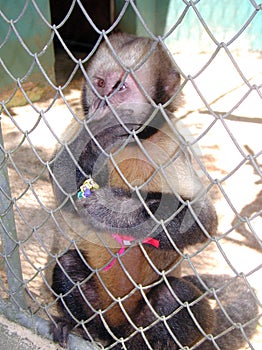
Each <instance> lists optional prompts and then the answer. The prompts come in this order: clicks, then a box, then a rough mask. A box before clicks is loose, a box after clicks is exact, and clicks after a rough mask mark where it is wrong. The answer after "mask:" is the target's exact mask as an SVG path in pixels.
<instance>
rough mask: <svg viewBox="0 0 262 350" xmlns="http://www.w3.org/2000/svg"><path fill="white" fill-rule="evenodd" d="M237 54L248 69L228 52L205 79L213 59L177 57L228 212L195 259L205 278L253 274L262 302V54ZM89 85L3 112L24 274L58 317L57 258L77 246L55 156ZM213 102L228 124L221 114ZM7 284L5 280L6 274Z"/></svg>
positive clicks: (36, 297)
mask: <svg viewBox="0 0 262 350" xmlns="http://www.w3.org/2000/svg"><path fill="white" fill-rule="evenodd" d="M234 57H235V59H236V61H237V64H238V67H239V69H240V70H241V71H239V70H237V68H236V66H235V65H234V64H233V63H232V61H231V60H230V59H229V57H228V56H227V55H226V54H223V53H221V54H219V55H218V56H217V57H216V59H215V60H214V61H212V62H211V63H210V65H209V66H207V68H206V69H205V70H204V71H203V72H202V73H201V74H199V75H198V72H199V71H200V69H201V67H203V66H204V64H205V63H206V62H207V61H208V59H209V58H210V55H207V54H202V55H198V56H196V57H190V59H189V58H188V56H183V55H176V56H175V60H176V62H177V64H178V66H179V67H180V68H181V70H182V72H183V73H184V74H185V75H186V76H189V75H190V76H191V77H193V78H194V82H193V83H192V82H190V81H189V82H188V83H187V84H186V85H185V88H184V93H185V100H186V103H185V106H184V107H183V108H181V110H179V111H178V113H177V114H176V118H177V120H178V126H179V128H180V130H181V132H182V133H183V134H184V136H185V137H186V138H188V139H189V140H191V139H192V137H193V138H194V139H198V142H197V145H196V146H195V150H196V152H197V154H198V155H200V157H201V160H203V161H204V164H205V167H206V169H207V171H208V173H209V175H210V178H211V179H213V183H214V185H213V187H212V198H213V201H214V204H215V207H216V210H217V213H218V215H219V232H218V235H219V237H220V240H219V242H218V244H215V243H214V244H211V245H210V246H209V247H208V248H207V249H205V250H204V251H202V252H201V254H200V255H198V256H197V257H196V258H192V262H193V264H194V265H195V267H196V269H197V271H198V272H199V273H206V272H209V273H210V271H211V272H212V273H214V274H220V273H222V274H225V273H228V274H230V275H231V276H234V275H235V274H241V273H242V274H244V275H245V276H246V279H247V281H248V282H249V283H250V285H251V286H252V287H254V288H255V290H256V292H257V297H258V300H259V301H260V303H261V302H262V260H261V239H262V233H261V227H262V218H261V212H262V196H261V194H262V186H261V184H262V179H261V164H262V141H261V135H262V118H261V110H262V99H261V97H262V87H261V84H262V66H261V55H259V54H256V53H252V54H251V53H245V54H243V53H242V54H241V55H235V56H234ZM57 62H58V65H57V66H59V71H58V76H57V80H58V82H59V84H61V85H63V83H64V82H65V81H66V79H67V77H68V76H69V71H70V69H71V68H70V67H71V66H70V62H69V65H68V64H67V63H68V62H67V60H66V58H65V57H63V56H59V57H58V60H57ZM192 62H194V64H193V65H192ZM68 69H69V70H68ZM240 73H241V74H242V76H241V74H240ZM80 88H81V82H80V78H79V75H77V76H76V78H75V80H74V81H73V82H72V83H71V84H70V85H69V87H68V88H67V89H66V91H65V93H64V94H65V97H64V99H63V98H62V97H59V98H58V99H57V100H55V102H54V100H53V99H52V98H49V99H47V100H45V101H41V102H38V103H34V108H33V107H32V106H30V105H29V104H27V105H25V106H22V107H12V108H10V109H9V110H8V111H5V112H4V113H3V116H2V129H3V135H4V144H5V148H6V150H7V151H8V152H9V155H10V160H9V163H8V165H9V169H8V171H9V176H10V184H11V191H12V196H13V197H14V198H16V201H15V219H16V226H17V232H18V237H19V239H20V240H21V242H22V244H21V249H20V255H21V261H22V267H23V277H24V280H26V281H27V292H28V293H27V294H28V300H29V302H30V305H31V307H32V310H33V311H34V312H37V313H38V314H39V315H42V316H43V317H47V316H48V315H50V314H52V315H53V314H54V313H55V309H54V308H53V301H52V298H51V293H50V291H49V289H48V286H49V285H50V283H51V282H50V281H51V279H50V276H51V273H52V266H53V260H54V259H53V257H54V256H55V254H56V253H57V252H58V251H62V249H68V247H70V244H71V241H70V239H71V238H72V237H73V234H72V232H71V228H70V227H68V225H69V222H68V221H69V220H67V219H66V220H65V221H64V220H63V218H61V217H58V215H56V214H55V213H54V211H53V209H55V208H56V205H55V201H54V198H53V194H52V189H51V185H50V181H49V174H48V160H50V158H51V156H52V154H53V151H54V149H55V145H56V143H57V140H56V137H61V135H62V133H63V131H64V129H65V127H66V126H67V125H68V124H69V123H70V120H71V118H72V113H76V114H77V115H81V108H80V106H79V100H80ZM197 89H198V92H197ZM199 94H201V96H203V99H201V98H200V95H199ZM53 96H55V91H54V93H53ZM65 100H66V102H67V104H66V103H65ZM206 102H207V103H208V104H209V106H210V108H212V110H213V111H215V113H216V114H217V115H219V116H221V119H215V118H214V116H213V115H212V113H211V112H210V110H209V111H208V108H207V106H205V103H206ZM68 107H70V108H68ZM70 109H71V110H70ZM226 113H228V114H227V115H226V118H225V119H223V118H222V117H223V116H224V115H225V114H226ZM51 130H52V131H51ZM54 135H56V136H54ZM214 179H217V181H214ZM204 181H205V182H206V183H208V181H209V179H208V178H207V177H206V176H204ZM239 216H241V218H247V220H246V222H243V223H242V224H240V221H239ZM60 225H61V226H60ZM61 227H62V230H61ZM233 228H235V229H233ZM68 232H70V233H68ZM67 234H68V236H67ZM223 235H224V236H223ZM0 267H1V265H0ZM2 267H3V266H2ZM184 270H185V273H187V272H189V273H192V268H191V267H190V266H189V264H185V266H184ZM1 279H2V281H5V275H4V271H3V268H2V271H1ZM1 285H2V284H1ZM0 289H1V292H2V293H1V294H3V295H4V296H7V295H5V292H4V289H3V288H1V287H0ZM251 343H252V346H253V349H256V350H259V349H261V348H262V347H261V346H262V329H261V326H258V330H257V333H256V335H255V336H254V337H253V338H252V340H251ZM247 348H248V349H249V348H250V347H247Z"/></svg>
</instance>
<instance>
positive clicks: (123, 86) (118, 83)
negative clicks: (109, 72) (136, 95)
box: [113, 80, 127, 91]
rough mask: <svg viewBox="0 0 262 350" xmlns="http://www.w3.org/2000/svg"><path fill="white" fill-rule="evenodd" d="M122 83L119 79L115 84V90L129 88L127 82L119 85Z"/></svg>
mask: <svg viewBox="0 0 262 350" xmlns="http://www.w3.org/2000/svg"><path fill="white" fill-rule="evenodd" d="M120 84H121V81H120V80H119V81H118V82H117V83H116V84H115V86H114V87H113V90H116V89H118V91H124V90H125V89H126V88H127V84H126V83H124V84H122V85H121V86H120V87H119V85H120ZM118 87H119V88H118Z"/></svg>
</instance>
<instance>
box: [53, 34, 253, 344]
mask: <svg viewBox="0 0 262 350" xmlns="http://www.w3.org/2000/svg"><path fill="white" fill-rule="evenodd" d="M109 41H110V45H109V44H108V42H107V40H106V41H104V42H103V43H102V44H101V45H100V47H99V48H98V50H97V52H96V54H95V55H94V57H93V58H92V59H91V61H90V63H89V65H88V67H87V71H86V75H85V83H84V86H83V93H82V106H83V110H84V113H85V120H84V123H83V125H82V128H81V129H80V130H79V132H78V133H77V134H76V135H75V136H74V138H73V139H72V140H71V142H69V143H68V144H67V146H65V147H62V148H61V149H60V150H59V151H58V152H57V153H56V155H55V156H54V158H53V160H52V162H51V164H52V174H51V178H52V182H53V188H54V193H55V196H56V199H57V203H58V205H59V206H60V208H61V210H63V209H64V210H65V213H66V210H68V208H69V207H70V206H71V208H74V210H76V213H77V215H78V216H79V222H81V223H83V224H84V227H85V228H86V233H85V236H83V237H82V239H81V240H80V241H79V242H78V243H77V247H76V249H72V250H69V251H68V252H66V253H65V254H63V255H62V256H60V257H59V258H58V259H57V263H56V266H55V268H54V273H53V285H52V288H53V291H54V295H55V297H56V298H57V301H58V303H59V306H60V311H61V312H62V317H61V318H59V319H58V320H57V322H56V325H54V326H53V327H52V331H53V334H54V340H55V341H57V342H59V343H60V344H61V345H62V346H64V347H65V346H66V344H67V338H68V333H69V332H70V331H71V330H72V329H73V328H74V327H78V328H82V329H83V330H84V335H85V337H86V338H87V339H89V340H91V341H101V342H102V343H103V344H104V345H105V346H109V348H110V349H117V350H120V349H122V348H123V349H129V350H146V349H154V350H157V349H161V350H162V349H172V350H176V349H181V348H183V347H189V348H191V347H192V348H194V349H198V350H212V349H223V350H225V349H228V350H229V349H230V350H233V349H238V348H239V347H241V346H242V345H243V344H245V341H246V340H245V336H246V337H249V336H250V335H251V334H252V333H253V331H254V329H255V327H256V322H255V321H254V320H255V317H256V315H257V306H256V301H255V298H254V294H253V292H252V290H250V289H249V288H248V287H247V286H246V285H245V283H244V282H243V281H242V280H241V279H240V278H235V279H232V278H230V277H229V276H213V275H210V276H208V275H204V276H198V277H196V276H184V277H182V275H181V272H180V270H179V268H178V267H179V265H180V263H181V262H182V261H183V259H185V256H184V255H183V253H184V250H185V248H187V247H189V246H192V245H195V244H199V243H202V244H204V243H207V242H208V241H211V240H212V237H213V236H214V235H215V234H216V230H217V215H216V212H215V209H214V207H213V205H212V202H211V201H210V199H209V197H208V195H207V193H206V192H207V191H206V189H205V187H204V186H203V184H202V183H201V181H200V179H199V177H198V176H197V173H196V172H195V171H194V169H193V166H192V162H191V158H190V153H189V150H188V146H187V142H186V141H185V140H184V138H183V137H182V136H181V135H180V134H179V132H178V131H177V129H176V127H175V123H174V122H173V113H174V112H175V110H176V109H177V108H178V107H179V106H180V105H181V103H182V98H181V93H180V75H179V73H178V71H177V70H176V68H175V67H174V64H173V62H172V59H171V58H170V57H169V56H168V54H167V53H166V51H165V50H164V49H163V48H162V46H161V44H160V43H157V42H155V41H153V40H151V39H149V38H137V37H135V36H132V35H128V34H120V33H119V34H114V35H111V36H110V37H109ZM65 215H66V214H65ZM79 225H80V224H79ZM214 290H216V293H214ZM212 299H213V302H212V303H211V302H210V301H211V300H212ZM214 303H215V304H216V306H212V307H211V304H214ZM219 304H220V305H219ZM221 306H222V307H221ZM240 324H242V326H241V327H240V326H239V325H240ZM222 333H223V334H222Z"/></svg>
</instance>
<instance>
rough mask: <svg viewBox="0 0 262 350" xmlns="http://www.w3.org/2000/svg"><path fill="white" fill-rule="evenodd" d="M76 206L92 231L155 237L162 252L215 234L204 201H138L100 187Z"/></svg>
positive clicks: (160, 197) (156, 196) (153, 196)
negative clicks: (189, 202) (188, 203)
mask: <svg viewBox="0 0 262 350" xmlns="http://www.w3.org/2000/svg"><path fill="white" fill-rule="evenodd" d="M142 197H143V196H142ZM76 205H77V208H78V210H79V214H80V216H81V218H82V220H83V222H84V223H85V224H86V225H88V226H91V227H92V228H94V229H95V230H97V231H100V232H108V233H118V234H122V235H131V236H133V237H134V238H135V239H137V240H143V239H145V238H146V237H155V238H157V239H158V240H159V241H160V246H161V248H162V249H171V248H172V247H174V245H175V246H177V247H178V248H179V249H183V248H184V247H186V246H188V245H192V244H196V243H200V242H204V241H206V240H207V238H208V236H209V234H212V233H214V231H215V230H216V222H217V219H216V213H215V210H214V208H213V206H212V205H211V203H210V200H209V199H208V198H207V197H205V198H203V199H201V200H198V201H196V202H195V203H194V204H191V205H187V203H183V204H182V203H181V202H180V201H179V200H178V199H177V197H176V196H175V195H173V194H160V193H148V194H147V196H146V198H144V199H141V198H139V197H138V195H137V194H136V193H133V194H130V193H129V192H126V191H124V190H122V189H118V188H108V187H103V188H101V189H99V190H96V191H95V192H93V193H92V195H91V196H89V197H88V198H81V199H79V200H77V203H76Z"/></svg>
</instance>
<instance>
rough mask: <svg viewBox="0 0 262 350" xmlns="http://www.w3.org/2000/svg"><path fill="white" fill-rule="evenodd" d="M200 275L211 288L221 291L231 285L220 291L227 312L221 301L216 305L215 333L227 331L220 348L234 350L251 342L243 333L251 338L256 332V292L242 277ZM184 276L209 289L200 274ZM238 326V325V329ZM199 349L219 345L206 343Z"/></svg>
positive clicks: (219, 343)
mask: <svg viewBox="0 0 262 350" xmlns="http://www.w3.org/2000/svg"><path fill="white" fill-rule="evenodd" d="M200 278H201V279H202V280H203V281H204V283H205V284H206V285H207V286H208V288H214V289H217V290H219V289H221V288H222V287H223V286H225V285H227V286H226V287H225V288H222V289H221V290H219V291H218V292H217V293H216V294H217V297H218V299H219V301H220V303H221V305H222V306H223V308H224V311H223V310H222V308H221V307H220V305H219V304H218V303H217V302H216V306H215V308H214V311H215V313H216V319H217V327H216V329H215V332H214V333H213V335H214V336H216V335H219V334H220V333H222V332H224V335H222V336H221V337H218V338H217V340H216V343H217V345H218V346H219V348H220V349H223V350H234V349H239V348H242V347H243V346H244V345H247V342H246V339H245V336H244V335H243V334H245V335H246V337H247V338H250V337H251V336H252V335H253V334H254V332H255V330H256V326H257V322H258V320H257V316H258V305H257V302H256V300H255V296H254V295H255V294H254V291H252V290H251V289H250V288H249V287H248V286H247V285H246V283H245V281H244V280H243V279H242V278H241V277H238V278H236V279H233V278H232V277H230V276H228V275H207V274H204V275H200ZM184 279H186V280H187V281H190V282H192V283H193V284H194V285H196V286H197V287H198V288H199V289H200V290H202V291H205V288H204V286H203V285H202V284H201V283H200V282H199V279H197V278H196V276H191V275H190V276H185V277H184ZM229 320H231V322H230V321H229ZM240 324H241V325H242V326H241V327H242V330H241V328H237V327H238V326H239V325H240ZM234 325H236V328H235V326H234ZM231 328H232V329H231ZM197 349H199V350H210V349H212V350H213V349H215V347H212V346H211V345H210V343H207V342H204V343H203V345H201V346H200V347H199V348H197Z"/></svg>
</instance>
